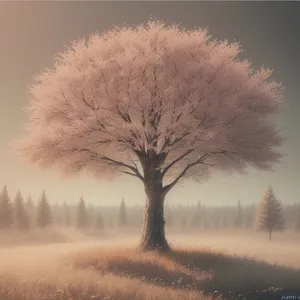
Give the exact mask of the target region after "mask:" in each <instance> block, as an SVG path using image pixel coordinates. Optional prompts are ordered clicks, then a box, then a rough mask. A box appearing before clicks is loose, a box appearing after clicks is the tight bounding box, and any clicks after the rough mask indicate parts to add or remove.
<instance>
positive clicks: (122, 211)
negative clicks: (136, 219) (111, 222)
mask: <svg viewBox="0 0 300 300" xmlns="http://www.w3.org/2000/svg"><path fill="white" fill-rule="evenodd" d="M118 225H119V226H120V227H121V226H126V225H127V211H126V204H125V201H124V198H122V201H121V204H120V207H119V216H118Z"/></svg>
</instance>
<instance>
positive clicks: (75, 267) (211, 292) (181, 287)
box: [0, 229, 300, 300]
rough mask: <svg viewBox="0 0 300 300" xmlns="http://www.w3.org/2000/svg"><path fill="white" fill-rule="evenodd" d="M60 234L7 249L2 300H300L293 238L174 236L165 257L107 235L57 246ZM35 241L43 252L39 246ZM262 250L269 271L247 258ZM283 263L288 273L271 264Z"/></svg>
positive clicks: (1, 259)
mask: <svg viewBox="0 0 300 300" xmlns="http://www.w3.org/2000/svg"><path fill="white" fill-rule="evenodd" d="M51 232H52V234H51ZM53 232H56V230H55V229H49V230H46V231H43V232H36V233H34V235H35V238H33V237H32V235H30V236H29V238H28V241H29V245H27V246H16V247H14V248H9V247H2V248H0V300H100V299H101V300H169V299H170V300H201V299H203V300H204V299H205V300H208V299H247V300H252V299H253V300H254V299H261V300H272V299H274V300H275V299H276V300H278V299H279V300H280V299H281V297H282V296H293V295H294V296H300V269H298V270H297V269H293V268H291V267H288V266H287V265H288V264H292V263H293V265H295V266H296V265H297V267H299V262H298V261H299V258H300V255H299V254H297V255H296V253H299V252H297V249H299V243H298V241H296V240H295V237H293V236H291V237H290V238H288V239H287V238H286V237H284V236H282V237H281V236H280V235H278V236H276V238H278V241H274V242H273V241H272V243H270V242H269V241H267V240H266V239H265V236H264V235H262V236H261V237H260V236H257V235H255V236H253V237H250V236H247V239H246V238H245V237H243V238H242V236H241V234H238V233H236V235H235V234H234V233H230V234H228V235H224V234H223V235H222V234H217V233H215V234H213V233H209V234H208V233H207V234H205V233H200V234H201V235H200V236H199V240H197V241H196V240H195V235H193V237H192V236H188V235H185V238H184V237H183V236H182V237H180V236H179V235H176V236H175V235H173V236H172V235H170V236H169V238H170V240H172V239H174V243H173V245H174V249H175V250H174V251H173V252H172V253H169V254H165V255H158V254H156V253H139V252H136V251H135V250H134V249H133V248H132V245H136V244H137V241H138V237H137V236H134V235H133V236H131V235H129V236H128V235H126V236H124V237H123V238H122V236H121V235H119V234H117V233H115V234H114V235H112V236H110V234H109V233H108V235H109V236H106V234H101V235H100V236H99V239H98V240H97V241H96V240H95V238H94V234H93V233H89V236H88V237H87V236H84V235H82V234H81V233H78V232H76V231H74V232H72V230H71V231H70V230H68V231H60V232H59V233H60V234H62V235H64V236H66V237H67V238H68V239H67V241H73V242H67V243H61V242H59V243H56V244H55V243H54V242H55V241H53V238H54V239H55V238H56V235H55V234H53ZM31 234H32V233H31ZM42 234H43V235H45V237H41V239H43V240H42V242H41V241H40V240H39V235H42ZM198 235H199V233H198ZM226 236H227V237H226ZM116 237H117V238H116ZM6 238H7V237H6ZM10 238H11V239H12V240H13V238H12V236H10ZM14 238H17V236H15V237H14ZM35 239H37V240H38V241H37V242H39V243H40V244H39V245H37V244H35V243H33V241H34V240H35ZM191 239H193V240H194V243H193V242H192V241H191ZM281 239H282V240H281ZM283 239H286V240H283ZM175 241H178V242H180V241H181V245H182V244H184V245H188V244H189V245H195V244H196V243H201V244H203V245H205V247H206V245H210V246H212V247H213V249H214V251H212V250H209V249H207V248H200V247H195V246H194V247H191V248H186V247H185V248H183V247H179V246H178V244H177V246H176V244H175ZM255 241H256V242H255ZM47 242H48V245H47ZM22 243H23V242H22ZM22 243H21V244H22ZM53 243H54V244H53ZM124 244H125V245H128V246H127V247H128V248H124V247H122V246H121V245H124ZM216 249H218V250H217V251H216ZM258 249H261V253H262V255H257V256H258V257H260V258H265V257H267V252H268V251H269V252H270V250H271V252H272V253H273V256H272V255H271V258H270V259H269V263H267V262H265V261H262V260H257V259H254V258H249V256H248V257H246V256H245V255H249V254H251V253H252V255H253V253H256V254H259V251H258ZM233 250H235V251H233ZM246 250H247V251H246ZM287 250H288V251H289V252H288V251H287ZM228 251H229V252H230V253H239V254H240V256H237V255H232V254H230V253H228ZM280 251H281V252H282V253H281V254H280ZM272 253H271V254H272ZM291 254H292V255H291ZM287 256H288V259H287V258H286V257H287ZM275 260H276V261H280V262H281V263H284V264H287V265H286V266H283V265H279V264H272V263H270V262H271V261H275ZM276 288H280V289H279V290H276Z"/></svg>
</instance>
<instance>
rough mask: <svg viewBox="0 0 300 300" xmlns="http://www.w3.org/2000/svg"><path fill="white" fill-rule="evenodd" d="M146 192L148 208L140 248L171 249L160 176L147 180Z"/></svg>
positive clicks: (144, 249) (152, 249)
mask: <svg viewBox="0 0 300 300" xmlns="http://www.w3.org/2000/svg"><path fill="white" fill-rule="evenodd" d="M145 192H146V208H145V212H144V221H143V233H142V239H141V243H140V248H141V250H142V251H159V252H163V251H169V250H170V247H169V245H168V242H167V240H166V237H165V223H166V222H165V219H164V194H163V191H162V182H160V180H159V178H156V180H155V181H154V182H153V181H150V182H147V181H146V182H145Z"/></svg>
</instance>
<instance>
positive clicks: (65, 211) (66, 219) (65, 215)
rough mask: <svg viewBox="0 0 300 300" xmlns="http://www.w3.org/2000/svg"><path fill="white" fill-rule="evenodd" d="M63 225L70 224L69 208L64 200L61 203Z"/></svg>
mask: <svg viewBox="0 0 300 300" xmlns="http://www.w3.org/2000/svg"><path fill="white" fill-rule="evenodd" d="M63 225H64V226H66V227H68V226H70V225H71V215H70V208H69V206H68V204H67V203H66V202H64V205H63Z"/></svg>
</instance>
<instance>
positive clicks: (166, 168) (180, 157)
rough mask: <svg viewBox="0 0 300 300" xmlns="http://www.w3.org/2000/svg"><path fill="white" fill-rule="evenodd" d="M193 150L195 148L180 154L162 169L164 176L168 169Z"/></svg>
mask: <svg viewBox="0 0 300 300" xmlns="http://www.w3.org/2000/svg"><path fill="white" fill-rule="evenodd" d="M193 151H194V149H189V150H188V151H186V152H185V153H183V154H182V155H180V156H179V157H178V158H176V159H175V160H173V161H172V162H171V163H170V164H169V165H168V166H166V167H165V168H164V170H163V171H162V178H163V177H164V176H165V175H166V173H167V172H168V170H169V169H170V168H171V167H172V166H174V165H175V164H176V163H177V162H179V161H180V160H181V159H183V158H184V157H185V156H187V155H189V154H190V153H192V152H193Z"/></svg>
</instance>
